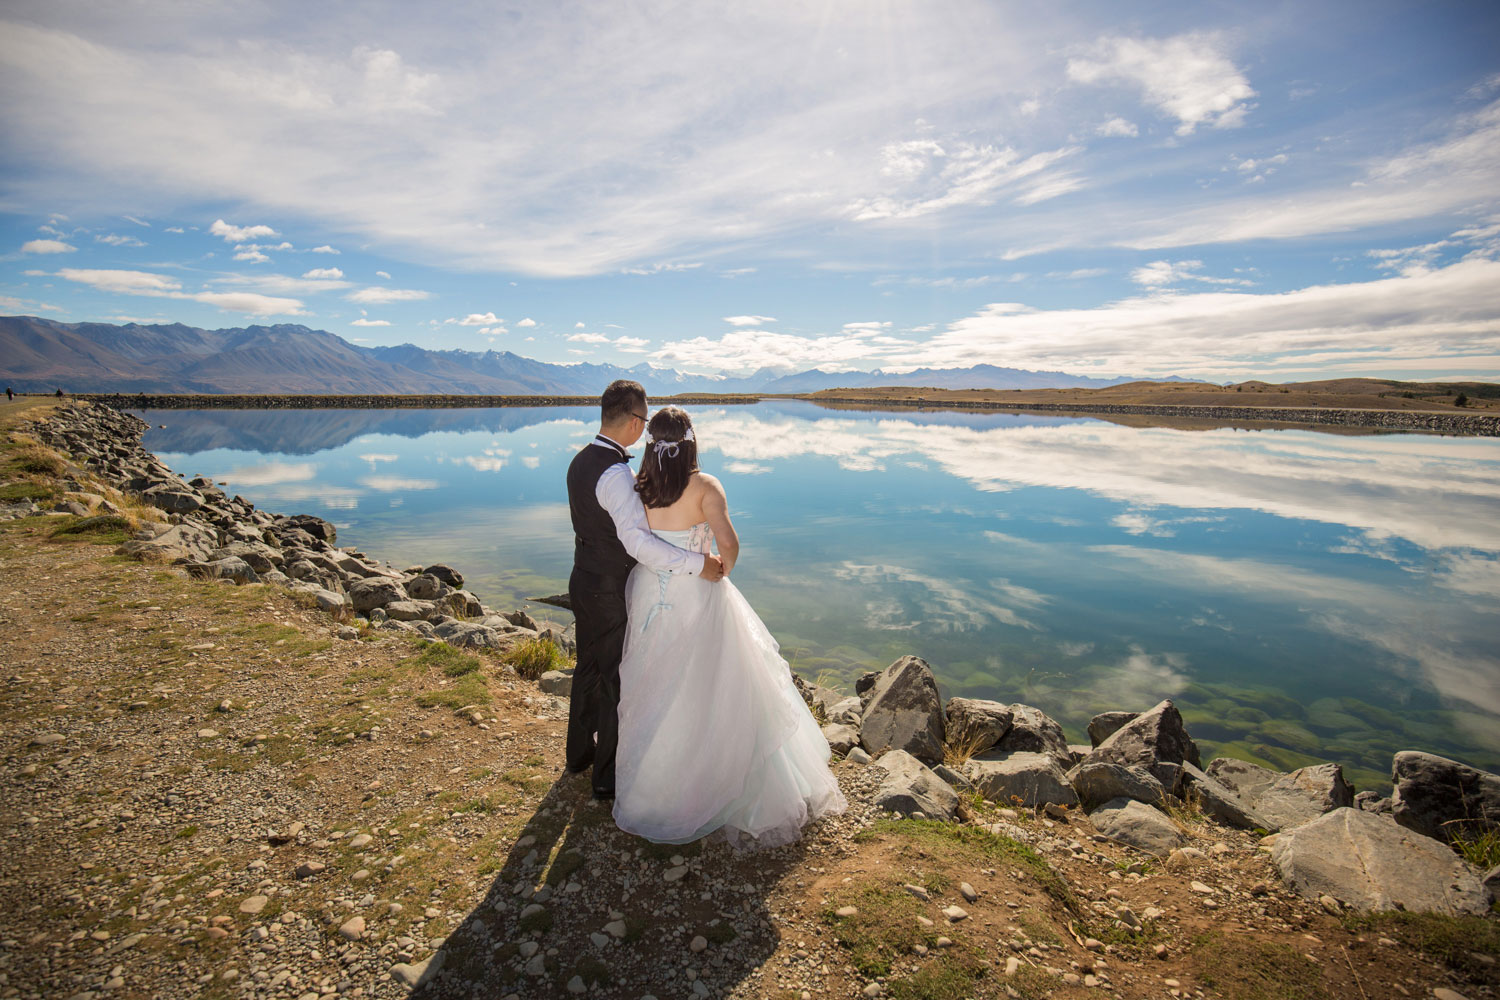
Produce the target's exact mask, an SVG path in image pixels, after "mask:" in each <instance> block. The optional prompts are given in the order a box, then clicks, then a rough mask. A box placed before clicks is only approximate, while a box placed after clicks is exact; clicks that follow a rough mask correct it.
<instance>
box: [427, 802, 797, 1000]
mask: <svg viewBox="0 0 1500 1000" xmlns="http://www.w3.org/2000/svg"><path fill="white" fill-rule="evenodd" d="M802 860H803V848H802V845H801V843H800V842H799V843H796V844H792V845H789V846H787V847H782V848H775V849H771V850H764V851H757V852H753V853H741V852H736V851H734V850H732V849H731V848H729V847H728V846H727V845H726V844H724V843H723V842H721V841H715V842H709V841H706V840H702V841H697V842H695V843H692V844H685V845H678V846H674V845H661V844H652V843H650V842H649V841H646V840H642V839H641V838H639V837H635V836H631V835H630V834H627V833H624V832H622V831H621V830H620V829H619V828H618V827H616V826H615V823H614V819H613V817H612V816H611V814H610V809H609V806H608V805H607V804H602V803H597V802H595V801H593V799H592V797H591V795H590V789H589V784H588V781H587V780H586V779H585V778H581V777H579V778H574V777H569V776H563V777H561V778H559V779H558V780H557V781H556V782H555V783H554V784H553V785H552V787H551V788H550V789H548V791H547V793H546V795H544V796H543V797H542V800H541V802H540V803H538V806H537V810H536V812H535V813H533V814H532V816H531V818H530V819H529V820H528V821H527V823H526V825H525V827H524V828H523V829H522V830H521V832H520V833H519V834H518V836H517V839H516V841H515V845H514V846H513V847H512V848H511V851H510V854H509V856H507V857H506V859H505V863H504V865H503V866H502V867H501V868H500V870H499V872H498V873H497V874H496V875H495V879H494V882H493V883H492V884H491V885H490V888H489V891H488V892H487V893H486V895H485V897H484V899H483V900H482V901H481V902H480V903H479V905H478V906H476V907H475V908H474V910H473V912H471V913H470V914H469V915H468V916H467V917H466V918H465V919H464V921H463V923H462V924H460V925H459V926H458V928H456V929H455V930H454V931H453V933H452V934H451V935H449V936H448V939H447V941H446V942H445V943H444V945H443V947H442V948H441V949H440V950H439V951H438V952H437V954H436V955H435V956H434V957H433V959H432V962H431V964H430V965H429V967H428V972H427V974H426V975H425V976H424V978H423V980H422V981H421V982H420V983H419V984H418V985H417V987H416V989H415V990H414V991H413V993H412V994H411V995H412V997H413V1000H439V998H442V1000H450V998H457V997H487V998H503V997H509V996H512V995H514V996H517V997H521V998H540V997H567V996H570V995H571V994H570V992H569V990H568V984H569V983H570V982H572V983H573V986H574V989H575V990H576V989H578V987H579V986H580V984H581V985H582V987H584V988H585V989H587V990H588V991H589V995H590V996H593V997H609V998H612V997H620V998H629V1000H638V998H640V997H641V996H643V995H645V994H648V993H652V994H655V995H657V996H660V997H662V998H663V1000H666V998H667V997H695V996H702V997H722V996H725V995H727V994H728V993H729V992H730V991H732V990H733V989H734V988H735V986H736V985H738V984H739V983H741V982H742V981H744V980H745V979H746V978H747V977H749V976H751V975H752V974H754V973H755V972H756V970H758V969H759V968H760V967H761V966H762V965H763V964H764V963H765V961H766V959H767V958H768V957H769V956H770V955H771V954H772V953H773V952H774V951H775V950H776V945H777V941H778V933H777V930H776V928H775V921H774V919H773V915H772V914H771V913H770V912H769V910H768V907H767V902H766V896H767V894H768V893H769V891H770V889H771V888H772V887H773V886H775V885H776V884H777V883H778V882H779V881H780V879H781V877H782V876H783V875H784V874H785V873H786V872H787V871H789V870H791V869H793V868H797V867H798V866H800V865H801V863H802ZM699 937H701V938H702V939H703V941H704V942H706V943H707V947H706V948H703V949H702V950H701V951H697V952H695V951H693V950H692V944H693V942H694V939H695V938H699ZM701 943H702V942H700V944H701ZM574 977H577V980H576V981H575V978H574Z"/></svg>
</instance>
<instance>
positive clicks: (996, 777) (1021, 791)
mask: <svg viewBox="0 0 1500 1000" xmlns="http://www.w3.org/2000/svg"><path fill="white" fill-rule="evenodd" d="M962 773H963V776H964V777H965V778H968V779H969V780H970V781H971V782H973V783H974V787H975V788H977V789H979V791H980V792H981V793H982V794H983V795H984V797H985V798H987V799H989V800H990V801H991V802H999V803H1001V804H1002V805H1007V806H1008V805H1012V804H1015V805H1020V806H1025V807H1027V808H1032V807H1035V806H1044V805H1047V804H1048V803H1049V802H1050V803H1056V804H1057V805H1061V806H1072V805H1077V804H1078V795H1077V794H1076V793H1075V792H1074V791H1073V786H1072V785H1069V784H1068V779H1067V777H1065V776H1064V774H1063V769H1062V768H1061V767H1059V766H1058V763H1057V758H1055V757H1053V756H1052V755H1051V754H1045V753H1030V752H1027V751H1019V752H1017V753H1013V754H1010V755H1008V756H1006V757H1004V758H1001V759H993V758H979V757H973V758H970V759H969V760H967V761H965V762H964V766H963V771H962Z"/></svg>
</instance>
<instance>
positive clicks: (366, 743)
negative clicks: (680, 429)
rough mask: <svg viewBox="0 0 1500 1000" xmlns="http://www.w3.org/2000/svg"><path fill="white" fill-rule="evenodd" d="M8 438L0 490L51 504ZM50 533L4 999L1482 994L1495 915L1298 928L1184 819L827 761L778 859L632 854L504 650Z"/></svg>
mask: <svg viewBox="0 0 1500 1000" xmlns="http://www.w3.org/2000/svg"><path fill="white" fill-rule="evenodd" d="M6 416H10V417H14V416H15V414H14V413H11V414H5V413H3V412H0V420H4V419H5V417H6ZM13 429H14V426H13V425H12V427H10V428H6V427H4V426H3V425H0V435H4V434H7V433H8V432H9V431H10V430H13ZM16 447H17V444H16V442H14V441H9V442H8V443H7V449H8V451H7V452H6V454H5V455H4V456H0V460H3V461H4V462H5V463H7V464H6V465H5V466H4V469H5V471H4V473H3V474H0V488H5V487H6V486H7V485H8V486H9V487H16V486H17V484H30V485H31V486H34V487H39V488H41V487H46V488H51V489H56V490H58V491H59V495H60V491H61V489H62V487H61V486H59V485H58V484H57V481H56V479H55V478H53V477H48V476H43V475H37V474H34V473H28V472H25V471H22V470H19V469H18V468H17V467H16V465H15V463H14V460H13V457H12V456H13V453H14V449H15V448H16ZM48 484H51V485H50V486H49V485H48ZM32 492H33V493H35V492H37V490H32ZM40 505H42V506H46V505H47V500H46V499H45V498H43V499H41V500H40ZM75 520H76V519H74V518H71V517H69V516H66V515H58V514H32V515H30V516H25V517H19V518H15V519H12V520H5V521H0V580H3V581H4V584H3V587H0V628H3V634H4V635H5V636H6V639H7V641H6V645H5V659H6V664H5V669H4V683H3V686H0V750H3V755H4V761H3V766H0V838H3V845H4V850H3V852H0V998H9V997H28V998H30V997H38V998H40V997H47V998H51V997H72V996H78V997H90V998H94V997H121V998H127V997H128V998H142V1000H144V998H154V997H197V996H203V997H288V998H298V1000H313V998H317V997H322V996H348V997H404V996H406V995H408V994H409V993H412V992H413V990H412V988H411V987H410V986H408V985H407V984H406V983H404V982H403V981H402V978H401V977H402V976H405V977H406V978H407V979H414V978H416V975H417V973H419V972H420V970H421V968H422V966H421V965H420V963H422V962H423V961H426V960H429V959H432V957H433V956H434V955H436V956H439V957H438V958H437V959H435V960H433V961H432V965H431V966H429V967H428V968H429V970H430V971H431V972H433V973H435V975H434V978H432V979H430V980H429V981H427V982H425V983H422V984H420V985H417V986H416V987H415V990H414V993H415V995H418V996H422V997H429V996H430V997H447V996H455V997H456V996H476V997H497V998H498V997H508V996H516V997H553V996H560V997H567V996H571V995H574V993H586V994H587V995H589V996H594V997H611V998H612V997H621V998H631V1000H636V998H642V997H645V996H654V997H657V998H659V1000H666V998H669V997H684V998H691V997H698V996H711V997H733V998H751V997H765V998H777V1000H791V998H811V997H819V998H824V997H828V998H834V997H837V998H843V997H850V998H853V997H863V996H892V997H911V998H917V997H922V998H926V997H932V998H953V1000H959V998H964V997H973V998H981V997H997V998H998V997H1063V998H1070V997H1085V996H1090V995H1098V994H1099V991H1101V990H1103V991H1106V992H1108V993H1111V994H1113V995H1115V996H1119V997H1131V998H1135V997H1140V998H1146V997H1173V996H1176V997H1225V998H1230V1000H1239V998H1246V1000H1249V998H1267V1000H1269V998H1280V997H1306V998H1314V997H1327V998H1345V997H1362V998H1370V1000H1376V998H1396V997H1431V996H1434V995H1435V994H1434V989H1435V988H1442V989H1448V990H1452V991H1455V992H1456V994H1457V995H1460V996H1463V997H1467V998H1471V1000H1474V998H1479V997H1492V996H1495V995H1496V989H1495V984H1496V982H1497V981H1500V974H1497V971H1496V966H1495V956H1496V954H1497V953H1500V931H1497V921H1496V919H1494V918H1491V919H1478V918H1471V919H1470V920H1468V921H1450V920H1423V919H1413V918H1407V917H1401V916H1399V915H1398V916H1395V917H1390V918H1381V919H1377V920H1366V919H1362V918H1358V917H1354V916H1352V915H1349V914H1341V913H1339V914H1336V913H1330V912H1327V911H1325V910H1324V909H1323V908H1322V907H1320V906H1318V905H1317V904H1314V903H1309V902H1307V901H1304V900H1301V899H1300V898H1297V897H1296V896H1294V895H1292V894H1291V893H1289V892H1288V891H1287V890H1286V889H1284V888H1283V887H1282V885H1281V884H1280V881H1279V879H1278V877H1277V875H1276V873H1275V871H1274V868H1273V867H1272V866H1271V864H1270V863H1269V860H1268V855H1267V854H1266V852H1265V851H1264V850H1263V849H1261V847H1260V845H1259V842H1258V838H1256V837H1255V836H1254V835H1252V834H1247V833H1243V832H1238V831H1232V830H1229V829H1226V828H1223V827H1219V826H1216V825H1214V824H1212V823H1210V822H1206V821H1204V820H1203V819H1202V818H1201V817H1196V816H1192V815H1184V816H1182V817H1181V822H1182V823H1183V828H1184V830H1186V831H1187V832H1188V833H1189V835H1190V837H1191V838H1192V843H1193V844H1194V845H1195V849H1194V850H1192V851H1189V852H1185V853H1183V854H1179V855H1174V857H1173V858H1172V859H1170V860H1165V861H1164V860H1162V859H1156V858H1151V857H1149V856H1146V855H1142V854H1139V853H1137V852H1134V851H1130V850H1128V849H1126V848H1124V847H1121V846H1119V845H1116V844H1113V843H1110V842H1107V841H1104V840H1102V838H1098V837H1096V835H1095V833H1094V831H1093V830H1092V828H1091V827H1090V826H1089V824H1088V820H1087V818H1086V817H1084V816H1082V815H1081V814H1079V813H1077V812H1076V811H1066V812H1064V813H1062V814H1061V815H1060V816H1059V817H1058V818H1049V817H1047V816H1046V815H1039V814H1034V813H1033V812H1031V811H1027V810H1015V809H1007V808H1005V807H1004V806H1002V805H999V804H993V803H981V802H977V801H970V802H969V803H968V804H967V805H966V807H965V810H966V815H967V822H966V823H963V824H938V823H929V822H925V821H913V820H893V819H891V818H889V817H886V816H885V815H884V814H881V813H879V812H878V811H877V810H875V809H874V807H873V805H872V798H873V792H874V788H875V785H876V784H877V783H878V780H879V778H880V776H881V774H882V772H880V770H879V768H878V767H875V766H873V765H864V766H861V765H858V764H855V763H852V762H848V761H836V762H835V763H834V765H833V766H834V771H835V773H836V774H837V775H838V777H839V780H840V783H841V786H842V787H843V789H844V791H845V794H846V796H847V797H848V799H849V803H850V804H849V808H848V810H847V811H846V812H845V813H844V814H843V815H842V816H839V817H836V818H832V819H828V820H824V821H821V822H819V823H817V824H815V825H813V826H812V827H810V828H809V829H808V830H807V836H806V837H805V838H804V840H803V841H801V842H800V843H798V844H795V845H792V846H790V847H786V848H779V849H775V850H770V851H762V852H750V853H736V852H734V851H731V850H730V849H729V848H728V847H727V846H725V845H723V844H722V843H711V842H699V843H696V844H690V845H684V846H680V847H672V846H663V845H655V844H650V843H647V842H645V841H642V840H639V839H637V838H634V837H631V836H628V835H626V834H624V833H622V832H620V831H619V830H618V829H616V828H615V827H614V824H613V822H612V820H611V818H610V815H609V812H608V810H607V809H606V808H602V807H600V806H599V805H597V804H595V803H593V802H592V801H591V799H590V798H589V794H588V786H587V783H586V781H584V780H582V779H577V778H571V777H568V776H566V775H564V774H563V772H562V763H563V761H562V746H563V735H564V730H565V720H566V713H567V705H566V701H565V700H562V699H558V698H554V697H550V696H547V695H544V694H542V693H541V692H540V691H539V690H538V688H537V687H536V685H535V684H534V683H533V682H531V681H528V680H525V679H522V678H521V677H519V676H517V675H516V673H515V671H514V669H513V668H512V667H510V666H509V665H507V664H506V663H505V662H504V661H503V657H470V656H467V655H464V654H461V653H458V652H457V651H453V650H450V649H448V648H447V647H445V646H442V645H441V644H438V645H431V646H428V645H423V644H420V643H418V642H415V641H412V640H410V639H407V638H404V637H400V636H395V635H391V634H389V633H387V634H384V635H382V633H380V632H377V631H363V634H362V637H361V638H360V639H358V640H354V641H345V640H339V639H336V638H335V637H334V634H335V629H336V627H337V624H338V623H336V622H334V621H333V620H331V619H330V618H328V617H327V616H325V615H322V614H321V613H319V612H316V611H314V610H309V609H308V608H306V607H304V606H303V605H302V604H301V603H299V602H298V601H296V600H294V598H293V595H291V594H289V593H288V592H286V591H282V590H279V589H276V588H273V587H267V586H264V585H250V586H244V587H235V586H233V585H230V584H228V583H213V582H207V581H199V580H193V579H189V578H187V577H186V576H185V575H183V574H181V573H180V572H179V571H178V570H175V569H173V568H171V567H164V566H152V565H144V564H141V563H136V562H131V561H126V560H124V559H121V558H118V557H115V556H113V555H111V552H112V550H113V547H114V545H115V544H117V543H116V542H115V541H114V540H112V539H109V538H99V537H94V536H90V535H87V534H84V535H73V534H69V533H67V532H62V533H59V529H63V528H66V527H68V526H69V525H70V524H71V523H73V522H74V521H75ZM913 652H916V653H920V652H921V651H920V650H914V651H913ZM970 890H972V891H970ZM924 896H925V898H922V897H924ZM971 896H972V898H970V897H971ZM955 906H956V907H959V908H961V910H962V911H963V915H962V916H959V915H958V913H957V911H953V910H948V913H947V914H945V912H944V911H945V909H947V908H950V907H955ZM1122 907H1125V908H1128V910H1127V911H1125V912H1122V910H1121V908H1122ZM850 908H852V910H851V909H850ZM954 917H956V918H957V919H953V918H954ZM1136 925H1138V926H1139V929H1135V927H1136ZM433 966H437V968H436V969H433V968H432V967H433ZM1008 967H1009V968H1008ZM1451 995H1452V994H1449V996H1451Z"/></svg>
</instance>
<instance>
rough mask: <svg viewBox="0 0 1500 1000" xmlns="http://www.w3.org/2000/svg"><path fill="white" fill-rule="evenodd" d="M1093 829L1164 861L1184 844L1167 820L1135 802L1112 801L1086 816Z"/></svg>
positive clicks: (1127, 800) (1182, 838)
mask: <svg viewBox="0 0 1500 1000" xmlns="http://www.w3.org/2000/svg"><path fill="white" fill-rule="evenodd" d="M1089 820H1090V821H1091V822H1092V823H1093V824H1094V829H1096V830H1098V831H1099V832H1100V833H1102V834H1104V836H1106V837H1108V838H1110V839H1111V840H1115V841H1118V842H1120V843H1122V844H1128V845H1129V846H1131V847H1134V848H1136V849H1138V850H1142V851H1146V852H1147V853H1150V854H1155V855H1157V856H1158V857H1165V856H1166V855H1167V854H1170V853H1171V852H1172V849H1173V848H1174V847H1181V846H1182V845H1183V844H1185V843H1187V837H1185V836H1184V835H1183V833H1182V831H1181V830H1179V829H1177V826H1176V824H1174V823H1173V822H1172V821H1171V820H1170V819H1168V818H1167V817H1165V816H1163V815H1162V814H1161V813H1159V812H1157V811H1156V810H1155V809H1153V808H1151V807H1150V806H1148V805H1146V804H1145V803H1144V802H1137V801H1136V800H1135V799H1126V798H1119V799H1111V800H1110V801H1108V802H1106V803H1104V805H1102V806H1100V807H1099V808H1098V809H1095V810H1094V811H1093V812H1091V813H1089Z"/></svg>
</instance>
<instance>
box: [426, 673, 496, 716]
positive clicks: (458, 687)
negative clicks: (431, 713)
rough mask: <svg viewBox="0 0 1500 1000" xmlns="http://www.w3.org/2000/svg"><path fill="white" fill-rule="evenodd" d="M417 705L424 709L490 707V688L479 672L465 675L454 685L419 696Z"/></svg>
mask: <svg viewBox="0 0 1500 1000" xmlns="http://www.w3.org/2000/svg"><path fill="white" fill-rule="evenodd" d="M416 700H417V704H418V705H421V706H422V707H423V708H435V707H438V706H442V707H444V708H453V709H459V708H463V707H464V706H465V705H488V704H489V703H490V688H489V685H488V684H486V683H485V680H484V675H483V674H481V673H479V672H478V671H474V672H472V673H467V674H463V675H462V676H460V677H459V678H458V679H457V680H456V681H455V682H454V683H452V684H450V685H448V686H447V687H442V688H438V689H436V690H434V691H423V692H422V693H421V694H419V695H417V699H416Z"/></svg>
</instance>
